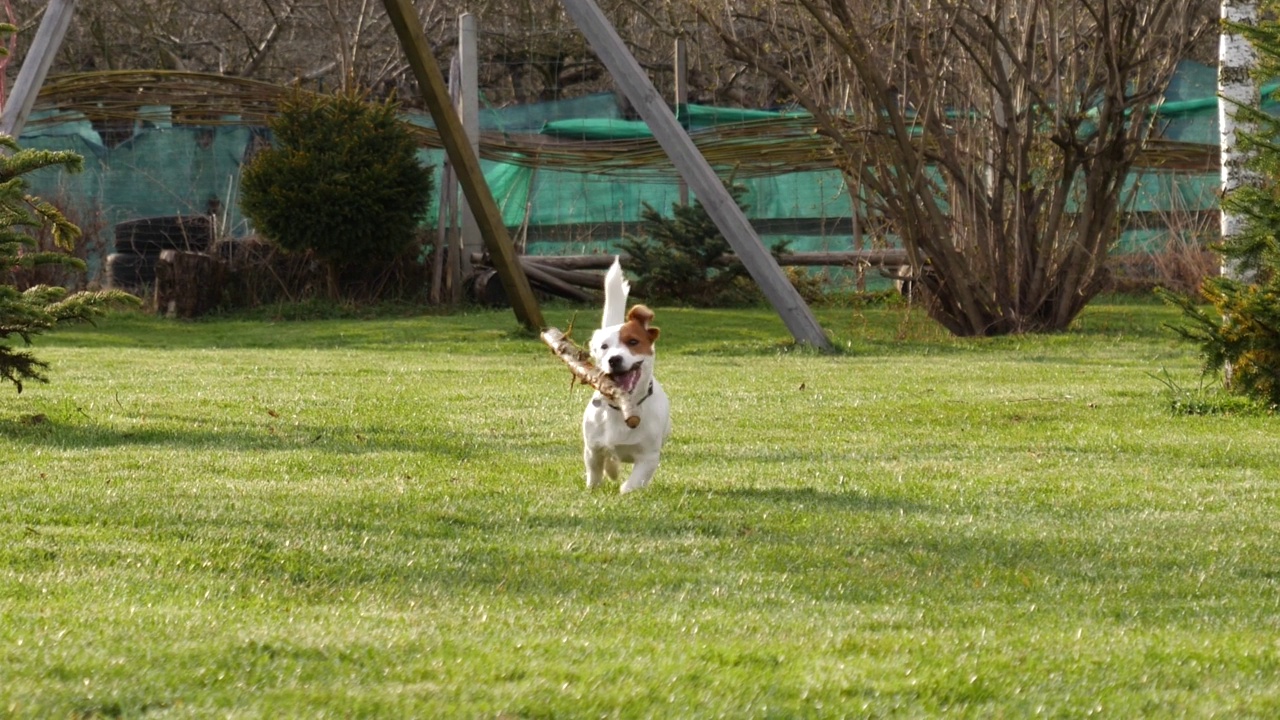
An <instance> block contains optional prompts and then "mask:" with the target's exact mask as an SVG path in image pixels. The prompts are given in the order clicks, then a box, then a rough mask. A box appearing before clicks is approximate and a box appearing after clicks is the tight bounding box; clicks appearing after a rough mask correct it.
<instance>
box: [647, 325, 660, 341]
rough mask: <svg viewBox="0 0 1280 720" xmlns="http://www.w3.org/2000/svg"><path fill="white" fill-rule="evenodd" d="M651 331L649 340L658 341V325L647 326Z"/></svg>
mask: <svg viewBox="0 0 1280 720" xmlns="http://www.w3.org/2000/svg"><path fill="white" fill-rule="evenodd" d="M645 329H646V330H648V331H649V342H657V341H658V335H659V334H660V331H659V330H658V328H656V327H651V328H645Z"/></svg>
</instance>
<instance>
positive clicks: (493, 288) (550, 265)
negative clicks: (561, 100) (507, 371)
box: [471, 249, 907, 305]
mask: <svg viewBox="0 0 1280 720" xmlns="http://www.w3.org/2000/svg"><path fill="white" fill-rule="evenodd" d="M619 257H620V259H621V261H622V266H623V267H626V266H627V256H626V255H621V256H619ZM613 258H614V256H613V255H521V256H519V259H520V265H521V267H523V268H524V272H525V275H527V276H528V277H529V284H530V285H532V286H533V288H534V289H535V290H539V291H542V292H545V293H548V294H551V295H555V296H557V297H563V298H568V299H569V300H577V301H580V302H594V301H596V300H598V299H599V291H600V288H601V287H602V286H603V282H604V273H603V272H602V271H604V270H607V269H608V268H609V266H610V265H612V264H613ZM732 259H733V258H732V256H729V255H726V256H725V257H724V258H723V259H722V261H723V262H728V261H730V260H732ZM471 262H472V263H473V264H474V265H475V266H476V267H477V268H483V267H484V266H485V265H486V263H487V262H488V258H487V257H485V256H484V255H482V254H479V253H477V254H474V255H472V256H471ZM778 264H779V265H782V266H783V267H849V268H857V269H859V270H861V271H867V270H874V271H882V272H884V273H886V274H887V275H889V276H891V277H896V276H897V273H898V271H899V270H900V269H901V268H902V267H903V266H905V265H906V264H907V253H906V251H905V250H898V249H886V250H845V251H832V252H803V253H787V254H785V255H781V256H779V257H778ZM476 295H477V297H478V298H479V299H481V300H482V301H485V302H489V303H492V304H495V305H501V304H503V303H505V302H506V295H505V294H503V291H502V287H501V283H499V282H498V278H497V276H496V274H495V273H494V272H493V271H492V270H484V269H481V270H480V271H479V272H478V274H477V277H476Z"/></svg>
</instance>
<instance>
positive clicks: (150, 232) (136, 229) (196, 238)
mask: <svg viewBox="0 0 1280 720" xmlns="http://www.w3.org/2000/svg"><path fill="white" fill-rule="evenodd" d="M115 233H116V252H120V253H133V254H135V255H159V254H160V251H161V250H187V251H190V252H206V251H208V249H209V246H210V245H212V244H213V223H212V222H211V221H210V219H209V218H208V217H207V216H204V215H164V216H160V217H149V218H141V219H139V220H128V221H126V222H122V223H117V224H116V228H115Z"/></svg>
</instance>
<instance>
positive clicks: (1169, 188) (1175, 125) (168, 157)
mask: <svg viewBox="0 0 1280 720" xmlns="http://www.w3.org/2000/svg"><path fill="white" fill-rule="evenodd" d="M1215 92H1216V74H1215V71H1214V69H1213V68H1210V67H1208V66H1204V65H1200V64H1198V63H1190V62H1184V63H1183V64H1182V66H1181V67H1180V69H1179V72H1178V74H1177V76H1176V77H1175V79H1174V82H1173V83H1172V84H1171V86H1170V88H1169V92H1168V95H1167V99H1166V102H1165V103H1164V104H1163V106H1162V108H1161V122H1162V129H1163V132H1164V135H1165V136H1166V137H1169V138H1171V139H1176V140H1185V141H1192V142H1197V143H1204V144H1214V143H1216V142H1217V138H1218V135H1217V133H1218V128H1217V124H1218V115H1217V98H1216V95H1215ZM1276 105H1277V104H1276V103H1275V102H1274V101H1273V100H1271V99H1268V101H1267V107H1268V109H1272V110H1278V111H1280V108H1278V107H1276ZM680 116H681V119H682V121H683V122H684V123H685V124H686V125H687V126H688V127H689V128H691V129H692V130H693V131H695V132H696V130H697V129H698V128H704V127H710V126H714V125H716V124H719V123H738V122H744V121H759V120H762V119H768V118H776V117H780V116H781V115H780V114H779V113H775V112H769V111H763V110H737V109H727V108H714V107H703V106H697V105H691V106H688V107H687V108H684V109H683V110H682V112H681V113H680ZM56 120H57V122H53V123H48V122H42V123H38V124H30V125H29V126H28V128H29V129H28V131H27V132H24V133H23V135H22V137H21V138H20V141H21V143H22V144H23V145H24V146H26V147H32V148H48V149H67V150H74V151H76V152H78V153H80V154H81V155H83V156H84V157H85V160H86V163H85V172H83V173H81V174H79V175H74V176H73V175H67V174H66V173H61V172H57V171H55V170H46V171H41V172H40V173H37V174H35V175H33V176H32V177H31V186H32V190H33V192H35V193H36V194H39V195H42V196H44V197H47V198H49V199H51V200H56V201H57V202H59V203H60V205H62V206H63V207H65V208H68V210H69V214H70V215H71V217H72V218H73V220H75V221H76V222H78V223H79V224H81V225H82V226H84V227H85V228H86V230H88V231H90V232H94V233H98V234H99V236H101V237H104V238H106V239H107V248H108V251H109V250H110V247H111V240H110V238H111V229H112V227H113V226H114V225H115V224H116V223H119V222H122V221H125V220H131V219H136V218H140V217H149V216H159V215H179V214H203V213H208V212H211V211H213V212H216V213H217V216H218V223H219V227H220V230H221V231H222V232H223V233H225V234H228V235H231V236H244V235H246V234H248V233H250V232H251V228H250V226H249V223H248V222H247V221H246V220H245V218H244V217H243V216H242V215H241V214H240V212H239V204H238V202H237V196H238V187H239V183H238V178H239V174H240V169H241V167H242V165H243V163H244V162H245V159H246V158H247V157H248V156H249V155H250V154H251V151H252V149H253V148H255V147H256V146H258V145H259V144H261V143H263V142H266V132H265V130H263V129H262V128H252V127H245V126H239V125H220V126H216V127H191V126H186V125H178V124H174V123H172V122H170V121H169V113H168V109H167V108H165V107H153V108H148V111H147V112H146V113H144V114H142V115H141V116H140V119H138V120H137V121H136V122H134V123H132V125H127V126H124V127H121V126H120V125H103V124H101V123H94V122H90V121H89V120H88V119H86V118H85V117H84V116H82V115H79V114H76V113H70V112H64V113H61V114H60V115H58V116H57V117H56ZM410 120H411V121H412V122H415V123H419V124H422V125H427V126H430V125H431V124H432V123H431V120H430V118H428V117H424V116H420V115H419V116H412V117H410ZM481 126H482V129H484V130H487V131H499V132H505V133H511V134H514V133H535V132H536V133H543V134H546V135H552V136H556V137H558V138H594V139H614V140H616V139H619V138H635V137H642V136H647V135H649V131H648V128H647V127H645V126H644V123H641V122H637V121H634V120H627V119H625V118H624V114H623V112H622V111H621V109H620V108H619V105H618V103H617V101H616V99H615V97H614V96H613V95H612V94H600V95H591V96H586V97H582V98H577V99H573V100H565V101H557V102H547V103H538V104H533V105H524V106H519V107H511V108H485V109H484V110H483V111H482V114H481ZM442 155H443V153H442V152H441V151H423V153H422V156H423V160H424V162H428V163H431V164H433V165H434V166H435V167H436V173H437V181H439V177H440V176H439V173H440V170H441V166H442V164H443V163H442V161H443V157H442ZM482 168H483V170H484V173H485V178H486V180H487V182H488V184H489V186H490V188H491V189H492V191H493V195H494V197H495V199H496V200H497V201H498V204H499V206H500V208H501V210H502V214H503V218H504V222H505V223H506V224H507V226H508V227H509V228H511V229H512V236H513V237H515V238H517V239H519V240H520V241H521V242H523V243H524V244H525V249H526V250H527V251H528V252H530V253H536V254H568V253H581V252H594V251H600V250H607V249H612V248H614V247H616V245H617V243H618V242H619V241H620V240H621V239H622V238H624V237H626V236H627V235H628V234H634V233H636V232H638V231H639V223H640V221H641V213H642V211H643V209H644V207H645V206H646V205H648V206H652V207H654V208H656V209H658V210H659V211H662V212H669V210H670V208H671V206H672V204H673V203H675V202H677V201H678V200H679V198H680V188H679V183H678V179H677V178H676V176H675V174H674V173H672V172H663V173H655V172H653V171H652V170H650V171H648V172H644V173H638V174H636V175H628V174H625V173H622V172H614V173H611V174H600V173H598V172H593V171H592V168H589V167H584V168H581V172H570V171H566V170H550V169H546V168H542V169H532V168H528V167H521V166H515V165H508V164H503V163H496V162H489V161H485V162H483V163H482ZM723 170H724V172H725V174H726V176H727V175H728V174H729V173H731V172H732V170H731V169H727V168H726V169H723ZM738 182H740V183H741V184H743V185H744V186H746V188H747V193H746V195H745V197H744V202H745V203H746V204H747V206H748V207H747V216H748V217H749V218H750V219H751V220H752V222H753V224H754V225H755V226H756V228H757V231H758V232H759V233H760V235H761V236H762V239H763V240H764V241H765V242H766V243H768V244H774V243H776V242H778V241H780V240H783V239H785V240H788V241H789V242H790V243H791V248H792V249H794V250H797V251H807V250H839V249H849V248H851V247H852V245H853V240H852V221H851V216H852V208H853V204H852V202H851V200H850V196H849V192H848V188H847V187H846V186H845V184H844V182H843V180H842V178H841V176H840V174H839V173H838V172H835V171H822V172H816V171H811V172H792V173H783V174H778V175H774V176H769V177H750V178H743V179H740V180H738ZM1218 182H1219V180H1218V174H1217V173H1216V172H1212V173H1202V174H1188V173H1184V172H1177V173H1174V172H1146V173H1141V174H1135V175H1134V177H1133V178H1132V180H1131V183H1132V184H1134V186H1135V187H1136V190H1137V204H1136V206H1135V208H1134V209H1135V210H1136V211H1137V212H1138V213H1140V214H1148V215H1152V216H1169V215H1171V214H1175V213H1184V212H1185V213H1195V212H1203V211H1211V210H1214V209H1215V208H1216V207H1217V201H1218V198H1217V190H1218ZM439 186H440V185H439V182H437V187H439ZM435 217H436V208H435V207H433V208H432V209H431V212H430V215H429V219H428V221H427V222H428V223H429V224H430V225H431V226H432V227H434V225H435V222H436V220H435ZM1153 224H1157V223H1154V222H1153V221H1147V222H1145V223H1144V226H1145V227H1148V228H1150V227H1151V226H1152V225H1153ZM1150 236H1151V232H1150V231H1143V232H1138V233H1129V234H1127V235H1126V236H1125V238H1124V239H1123V240H1122V247H1140V246H1145V245H1147V244H1148V243H1149V242H1150ZM868 244H870V241H869V240H868ZM90 261H91V265H92V266H94V267H100V266H101V258H91V259H90Z"/></svg>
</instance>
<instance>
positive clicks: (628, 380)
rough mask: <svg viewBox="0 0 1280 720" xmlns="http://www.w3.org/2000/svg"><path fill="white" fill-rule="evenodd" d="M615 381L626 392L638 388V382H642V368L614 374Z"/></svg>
mask: <svg viewBox="0 0 1280 720" xmlns="http://www.w3.org/2000/svg"><path fill="white" fill-rule="evenodd" d="M613 381H614V382H615V383H617V384H618V387H620V388H622V389H623V391H624V392H631V391H633V390H635V389H636V383H638V382H640V368H636V369H634V370H628V371H627V372H625V373H622V374H621V375H614V376H613Z"/></svg>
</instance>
